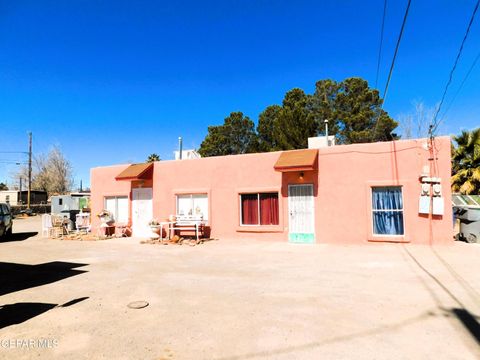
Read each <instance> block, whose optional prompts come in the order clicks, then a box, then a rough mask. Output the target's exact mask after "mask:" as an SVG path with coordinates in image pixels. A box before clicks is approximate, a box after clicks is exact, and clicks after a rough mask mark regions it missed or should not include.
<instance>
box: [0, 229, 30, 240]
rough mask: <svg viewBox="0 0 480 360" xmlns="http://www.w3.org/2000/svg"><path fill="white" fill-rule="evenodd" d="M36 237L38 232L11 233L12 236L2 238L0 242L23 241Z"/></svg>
mask: <svg viewBox="0 0 480 360" xmlns="http://www.w3.org/2000/svg"><path fill="white" fill-rule="evenodd" d="M37 235H38V231H29V232H21V233H13V234H12V235H10V236H8V237H5V238H2V239H1V240H0V242H11V241H23V240H27V239H30V238H32V237H34V236H37Z"/></svg>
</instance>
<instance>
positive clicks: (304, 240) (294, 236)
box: [287, 183, 315, 244]
mask: <svg viewBox="0 0 480 360" xmlns="http://www.w3.org/2000/svg"><path fill="white" fill-rule="evenodd" d="M300 186H308V187H309V188H310V189H311V190H312V195H311V197H312V207H311V210H312V223H311V227H312V232H311V233H292V232H291V231H290V230H291V221H290V220H291V219H290V209H291V207H292V200H291V199H290V198H291V196H290V189H291V188H293V187H300ZM287 195H288V242H291V243H296V244H314V243H315V196H314V187H313V184H311V183H309V184H288V193H287Z"/></svg>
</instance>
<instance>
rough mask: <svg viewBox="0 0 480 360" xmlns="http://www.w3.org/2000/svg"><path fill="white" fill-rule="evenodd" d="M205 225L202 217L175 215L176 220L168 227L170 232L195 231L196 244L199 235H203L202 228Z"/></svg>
mask: <svg viewBox="0 0 480 360" xmlns="http://www.w3.org/2000/svg"><path fill="white" fill-rule="evenodd" d="M204 225H205V223H204V221H203V216H196V215H177V220H176V221H175V223H174V224H173V226H172V227H170V230H173V233H174V234H175V231H179V232H180V231H195V237H196V238H197V242H198V239H199V233H200V232H202V234H203V227H204Z"/></svg>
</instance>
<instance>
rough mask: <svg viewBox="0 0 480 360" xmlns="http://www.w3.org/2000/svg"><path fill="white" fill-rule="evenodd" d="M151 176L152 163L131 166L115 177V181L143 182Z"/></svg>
mask: <svg viewBox="0 0 480 360" xmlns="http://www.w3.org/2000/svg"><path fill="white" fill-rule="evenodd" d="M152 176H153V163H145V164H132V165H130V166H129V167H127V168H126V169H125V170H123V171H122V172H121V173H120V174H118V175H117V176H116V177H115V180H145V179H151V178H152Z"/></svg>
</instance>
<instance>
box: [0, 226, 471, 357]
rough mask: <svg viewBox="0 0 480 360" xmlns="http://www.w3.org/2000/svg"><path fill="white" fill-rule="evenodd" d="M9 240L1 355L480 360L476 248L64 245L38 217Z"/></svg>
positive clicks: (2, 260) (0, 296)
mask: <svg viewBox="0 0 480 360" xmlns="http://www.w3.org/2000/svg"><path fill="white" fill-rule="evenodd" d="M14 231H15V232H16V233H17V234H16V235H15V237H14V239H13V240H14V241H10V242H4V243H0V271H1V275H0V357H1V358H9V359H20V358H26V359H28V358H35V359H38V358H44V359H52V358H58V359H223V360H227V359H228V360H234V359H238V360H240V359H242V360H243V359H462V360H466V359H478V358H479V357H480V351H479V344H480V326H479V321H480V317H479V316H480V261H479V259H480V246H479V245H472V244H464V243H456V244H455V245H453V246H446V247H434V248H431V247H427V246H403V245H396V244H367V245H364V246H332V245H292V244H287V243H278V242H277V243H274V242H272V243H269V242H260V241H251V240H249V241H247V240H245V241H229V240H224V239H222V240H220V241H214V242H209V243H206V244H203V245H200V246H196V247H189V246H172V245H169V246H163V245H141V244H139V240H138V239H115V240H107V241H97V242H81V241H60V240H48V239H42V238H41V237H40V236H39V235H36V234H35V233H36V232H40V222H39V219H38V218H33V219H26V220H15V224H14ZM138 300H145V301H148V302H149V306H148V307H146V308H143V309H130V308H128V307H127V304H128V303H130V302H132V301H138Z"/></svg>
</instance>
